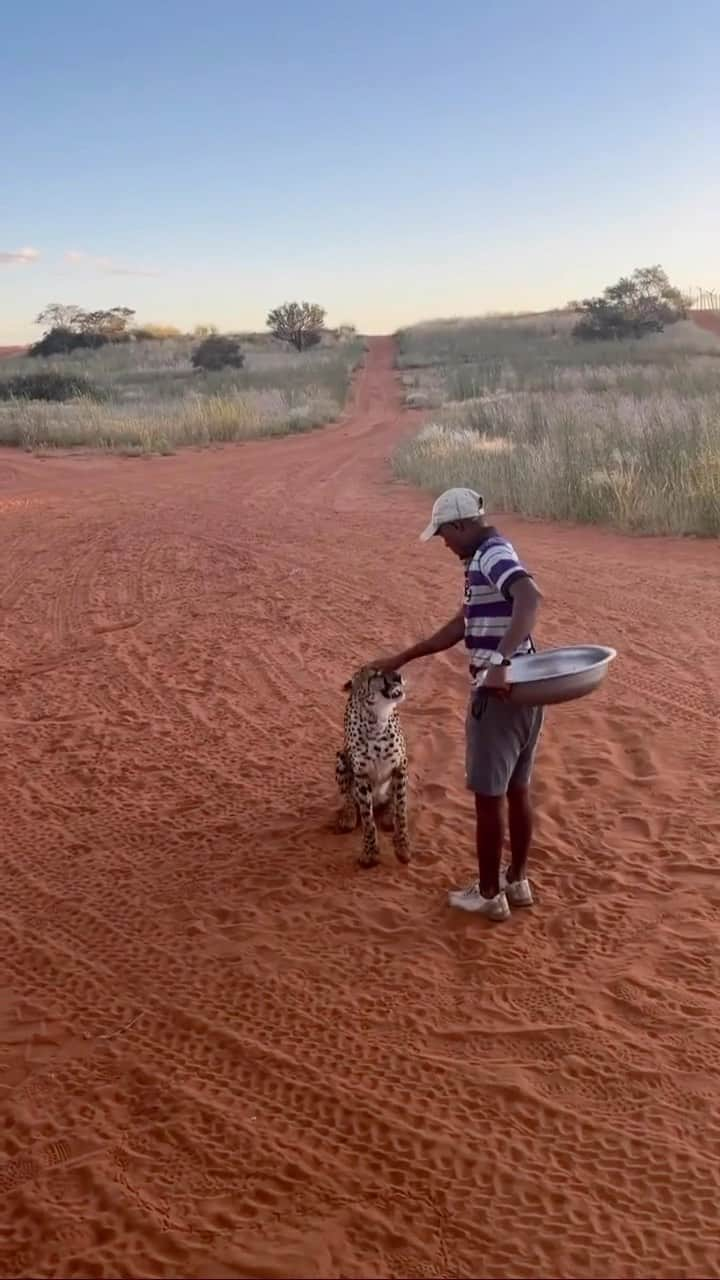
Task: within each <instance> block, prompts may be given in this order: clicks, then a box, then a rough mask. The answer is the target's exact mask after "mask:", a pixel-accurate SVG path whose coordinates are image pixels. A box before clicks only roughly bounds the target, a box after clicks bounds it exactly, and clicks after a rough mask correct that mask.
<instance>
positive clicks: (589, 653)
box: [510, 644, 617, 707]
mask: <svg viewBox="0 0 720 1280" xmlns="http://www.w3.org/2000/svg"><path fill="white" fill-rule="evenodd" d="M616 657H617V653H616V651H615V649H606V648H605V647H604V646H603V645H597V644H584V645H578V646H576V647H575V648H569V649H544V650H542V652H540V653H530V654H528V655H527V657H525V658H513V664H512V667H511V668H510V683H511V691H510V701H511V702H515V703H518V704H519V705H522V706H526V707H544V706H550V705H551V704H552V703H555V702H573V701H574V700H575V698H584V697H586V696H587V694H588V693H592V692H593V691H594V690H595V689H597V688H598V686H599V685H601V684H602V682H603V680H604V679H605V677H606V675H607V673H608V668H609V666H610V663H611V662H612V661H613V660H614V659H615V658H616Z"/></svg>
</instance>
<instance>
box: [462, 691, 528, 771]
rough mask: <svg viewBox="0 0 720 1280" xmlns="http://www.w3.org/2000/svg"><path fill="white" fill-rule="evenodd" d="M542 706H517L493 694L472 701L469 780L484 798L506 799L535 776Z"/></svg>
mask: <svg viewBox="0 0 720 1280" xmlns="http://www.w3.org/2000/svg"><path fill="white" fill-rule="evenodd" d="M543 717H544V713H543V709H542V707H516V706H513V705H512V704H511V703H509V702H504V701H503V700H502V699H501V698H496V697H493V696H492V694H487V693H486V694H482V693H476V694H475V695H474V696H473V697H472V698H471V699H470V705H469V706H468V713H467V720H466V722H465V744H466V747H465V778H466V783H467V787H468V790H470V791H474V792H475V793H476V795H480V796H504V795H505V793H506V792H507V791H509V790H510V788H511V787H526V786H528V784H529V782H530V779H531V777H532V771H533V765H534V763H535V752H536V751H537V745H538V740H539V738H540V732H541V729H542V724H543Z"/></svg>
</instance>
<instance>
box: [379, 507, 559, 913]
mask: <svg viewBox="0 0 720 1280" xmlns="http://www.w3.org/2000/svg"><path fill="white" fill-rule="evenodd" d="M433 537H440V538H442V540H443V542H444V543H445V545H446V547H448V549H449V550H450V551H452V552H453V553H454V555H456V556H458V557H459V559H460V560H462V561H463V563H464V565H465V603H464V606H463V608H462V609H460V610H459V612H458V613H457V614H456V615H455V617H454V618H451V620H450V621H449V622H448V623H447V624H446V625H445V626H444V627H441V628H440V630H439V631H436V632H435V634H434V635H432V636H430V637H429V638H428V639H426V640H421V641H420V643H419V644H416V645H413V646H412V648H410V649H405V650H404V651H403V652H402V653H399V654H396V655H394V656H393V657H392V658H387V659H382V660H381V661H380V662H379V663H378V664H377V665H379V666H381V667H382V668H384V669H385V670H398V669H399V668H400V667H404V666H406V665H407V663H408V662H414V661H415V660H416V659H417V658H424V657H427V656H428V655H429V654H432V653H442V652H443V651H444V650H446V649H451V648H453V646H454V645H456V644H459V642H460V641H461V640H463V639H464V641H465V647H466V649H467V653H468V659H469V663H470V677H471V680H472V683H473V692H472V695H471V699H470V706H469V709H468V715H467V721H466V728H465V732H466V776H467V785H468V787H469V789H470V790H471V791H472V792H474V794H475V814H476V848H477V861H478V879H477V881H475V882H474V883H473V884H471V885H470V886H469V887H468V888H467V889H454V890H452V891H451V892H450V893H449V895H448V899H449V902H450V905H451V906H453V907H458V908H459V909H461V910H463V911H474V912H477V913H479V914H480V915H485V916H488V917H489V918H490V919H491V920H506V919H507V918H508V916H509V915H510V905H512V906H527V907H529V906H532V902H533V897H532V890H531V888H530V884H529V882H528V879H527V860H528V851H529V848H530V841H531V838H532V826H533V822H532V806H531V803H530V791H529V788H530V780H531V776H532V770H533V763H534V759H535V752H536V748H537V744H538V739H539V736H540V730H541V728H542V719H543V713H542V710H541V709H540V708H539V707H521V706H514V705H513V704H512V703H511V702H509V701H508V700H507V698H508V694H509V691H510V685H511V683H512V660H513V658H515V657H517V656H518V655H520V654H526V653H531V652H532V651H533V643H532V638H531V637H532V631H533V628H534V626H535V621H536V618H537V614H538V608H539V605H540V599H541V596H540V592H539V591H538V589H537V587H536V586H535V583H534V581H533V579H532V577H531V575H530V574H529V572H528V570H527V569H526V568H525V567H524V565H523V564H522V563H521V562H520V560H519V559H518V557H517V555H516V553H515V550H514V548H513V547H512V546H511V544H510V543H509V542H508V541H507V540H506V539H505V538H503V537H502V535H501V534H500V533H499V532H498V530H497V529H495V528H493V527H492V526H491V525H488V524H487V523H486V521H485V514H484V507H483V500H482V498H481V497H480V495H479V494H477V493H475V492H474V490H472V489H448V490H447V491H446V492H445V493H443V494H441V495H440V497H439V498H438V499H437V501H436V503H435V505H434V506H433V509H432V518H431V520H430V524H429V525H428V527H427V529H425V531H424V532H423V533H422V534H421V541H423V542H426V541H428V540H429V539H430V538H433ZM506 808H507V816H508V822H509V828H510V851H511V860H510V865H509V867H508V869H507V871H505V872H503V871H502V870H501V867H500V863H501V859H502V850H503V843H504V838H505V811H506Z"/></svg>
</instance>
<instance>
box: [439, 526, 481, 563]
mask: <svg viewBox="0 0 720 1280" xmlns="http://www.w3.org/2000/svg"><path fill="white" fill-rule="evenodd" d="M473 524H474V522H473V521H469V520H453V522H452V523H451V524H441V525H440V528H439V529H438V537H439V538H442V540H443V542H444V543H445V546H446V547H447V549H448V551H452V553H453V555H455V556H458V558H459V559H460V560H466V559H467V557H468V556H469V555H470V554H471V553H472V551H473V548H474V543H475V541H476V540H477V530H474V529H473Z"/></svg>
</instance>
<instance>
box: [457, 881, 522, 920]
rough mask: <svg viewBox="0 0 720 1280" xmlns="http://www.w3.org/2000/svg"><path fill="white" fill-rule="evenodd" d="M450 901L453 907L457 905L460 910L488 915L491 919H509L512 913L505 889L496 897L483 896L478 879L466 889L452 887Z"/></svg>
mask: <svg viewBox="0 0 720 1280" xmlns="http://www.w3.org/2000/svg"><path fill="white" fill-rule="evenodd" d="M448 902H449V903H450V906H451V907H457V908H458V910H460V911H474V912H475V914H476V915H481V916H487V917H488V919H489V920H507V918H508V916H509V915H510V908H509V906H508V900H507V897H506V896H505V893H504V891H501V892H500V893H499V894H498V895H497V897H495V898H483V896H482V894H481V892H480V885H479V884H478V882H477V880H476V881H475V883H474V884H470V885H468V887H467V888H466V889H451V890H450V892H449V894H448Z"/></svg>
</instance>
